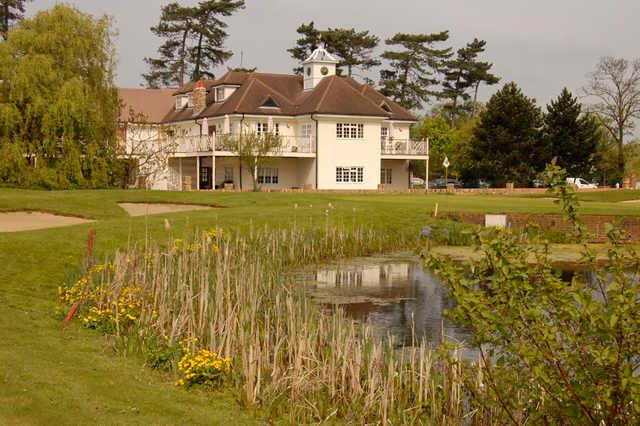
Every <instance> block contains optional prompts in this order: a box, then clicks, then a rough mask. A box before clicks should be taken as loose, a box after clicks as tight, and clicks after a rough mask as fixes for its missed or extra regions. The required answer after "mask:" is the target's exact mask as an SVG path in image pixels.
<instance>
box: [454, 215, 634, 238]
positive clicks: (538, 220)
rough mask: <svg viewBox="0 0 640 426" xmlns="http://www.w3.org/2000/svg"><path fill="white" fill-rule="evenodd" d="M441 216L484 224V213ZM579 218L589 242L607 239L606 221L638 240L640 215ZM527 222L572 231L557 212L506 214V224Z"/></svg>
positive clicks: (515, 227)
mask: <svg viewBox="0 0 640 426" xmlns="http://www.w3.org/2000/svg"><path fill="white" fill-rule="evenodd" d="M498 214H499V213H498ZM442 216H443V217H446V218H450V219H454V220H459V221H461V222H463V223H470V224H473V225H484V217H485V215H484V213H444V214H442ZM581 219H582V221H583V222H584V224H585V225H586V227H587V231H588V232H589V235H591V237H592V238H591V239H590V242H593V243H603V242H605V241H606V240H607V235H606V231H605V224H607V223H610V224H614V225H616V226H617V227H619V228H621V229H624V230H625V231H626V233H627V236H628V238H627V242H630V243H638V242H640V217H634V216H597V215H586V216H581ZM527 224H537V225H538V226H540V227H541V228H542V229H544V230H546V231H551V232H557V233H569V232H571V231H573V225H572V224H571V223H570V222H567V221H566V220H565V219H564V218H563V217H562V216H561V215H559V214H525V213H509V214H507V226H510V227H512V228H514V229H522V228H524V227H525V226H526V225H527Z"/></svg>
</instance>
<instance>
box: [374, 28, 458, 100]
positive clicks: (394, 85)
mask: <svg viewBox="0 0 640 426" xmlns="http://www.w3.org/2000/svg"><path fill="white" fill-rule="evenodd" d="M448 39H449V32H448V31H443V32H440V33H433V34H404V33H398V34H396V35H394V36H393V37H392V38H390V39H388V40H386V44H387V45H388V46H397V47H400V49H401V50H387V51H385V52H384V53H383V54H382V58H383V59H385V60H387V61H388V62H389V68H387V69H384V70H382V71H380V86H381V92H382V93H383V94H384V95H386V96H389V97H391V98H392V99H393V100H395V101H396V102H398V103H399V104H400V105H402V106H403V107H405V108H407V109H420V108H422V106H423V104H424V103H425V102H428V101H430V100H431V98H433V97H435V98H439V97H441V96H442V93H441V92H440V91H438V90H436V89H435V86H437V85H438V84H439V83H440V80H439V74H440V73H441V72H442V71H443V70H444V61H446V60H447V59H448V58H449V57H450V56H451V48H450V47H445V48H441V49H438V48H435V47H433V45H434V44H435V43H442V42H445V41H447V40H448Z"/></svg>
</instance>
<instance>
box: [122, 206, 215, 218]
mask: <svg viewBox="0 0 640 426" xmlns="http://www.w3.org/2000/svg"><path fill="white" fill-rule="evenodd" d="M118 205H119V206H120V207H122V208H123V209H124V211H126V212H127V213H129V216H148V215H152V214H162V213H177V212H188V211H193V210H212V209H213V207H209V206H201V205H197V204H164V203H118Z"/></svg>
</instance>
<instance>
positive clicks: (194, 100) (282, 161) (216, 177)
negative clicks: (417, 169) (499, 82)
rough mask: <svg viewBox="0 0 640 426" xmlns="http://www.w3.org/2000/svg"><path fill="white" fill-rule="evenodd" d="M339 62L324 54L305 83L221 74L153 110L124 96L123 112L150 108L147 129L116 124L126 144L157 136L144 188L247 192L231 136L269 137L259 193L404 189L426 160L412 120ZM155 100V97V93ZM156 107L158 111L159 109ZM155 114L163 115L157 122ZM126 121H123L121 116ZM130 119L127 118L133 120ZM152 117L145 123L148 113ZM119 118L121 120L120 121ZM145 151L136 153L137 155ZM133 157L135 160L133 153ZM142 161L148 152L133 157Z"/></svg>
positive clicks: (308, 66)
mask: <svg viewBox="0 0 640 426" xmlns="http://www.w3.org/2000/svg"><path fill="white" fill-rule="evenodd" d="M337 62H338V61H337V60H336V59H335V58H334V57H332V55H330V54H329V53H328V52H327V51H326V50H325V49H324V47H323V46H322V45H319V46H318V48H317V49H316V50H315V51H314V52H313V54H312V55H311V56H310V57H309V58H308V59H307V60H306V61H305V62H304V63H303V75H302V76H297V75H286V74H268V73H258V72H253V73H247V72H233V71H231V72H228V73H227V74H225V75H223V76H222V77H221V78H219V79H217V80H206V81H205V80H201V81H198V82H196V83H189V84H187V85H185V86H183V87H181V88H179V89H177V90H174V91H173V92H172V93H171V98H168V96H166V91H164V92H163V94H164V95H165V96H166V99H164V100H163V101H162V102H160V101H158V100H156V101H155V102H154V105H147V104H145V102H144V99H143V98H144V92H135V95H136V96H138V98H136V99H133V98H134V96H133V94H132V93H127V91H126V90H124V91H121V98H122V100H123V108H129V109H130V110H140V112H141V113H142V114H145V115H147V114H146V111H145V110H147V109H150V108H152V107H153V108H154V120H149V121H148V122H146V123H141V122H140V120H135V119H129V120H125V121H124V122H123V128H124V131H123V132H122V134H123V139H124V140H123V143H124V144H125V145H127V146H131V147H133V146H138V145H140V146H142V145H144V144H136V141H135V136H134V135H135V134H137V133H141V132H139V129H140V127H141V126H146V128H147V129H148V128H149V127H151V128H152V129H155V132H154V131H151V132H150V131H147V133H145V135H148V134H149V133H152V134H154V135H156V138H157V141H156V142H157V143H155V144H152V146H155V147H158V149H161V150H162V151H163V152H165V153H167V156H166V160H163V161H161V163H162V164H161V165H160V166H159V167H158V164H157V162H149V163H152V164H154V165H155V167H156V168H157V170H153V172H152V171H151V170H150V169H149V170H145V167H144V165H143V163H145V162H143V161H141V164H140V174H141V175H144V176H147V179H146V180H145V183H144V185H145V186H147V187H149V188H152V189H168V190H182V189H191V190H206V189H217V188H224V187H226V188H234V189H249V188H252V183H253V176H252V175H253V171H252V170H247V167H246V166H245V165H243V164H242V162H241V161H240V158H239V157H238V153H237V152H233V151H229V150H225V147H224V146H225V144H224V143H223V141H224V140H225V139H227V138H229V137H240V135H247V134H254V135H265V134H267V133H270V134H272V135H276V136H277V137H278V139H279V140H280V146H279V148H278V149H276V150H275V152H269V154H268V156H267V157H268V159H267V161H266V162H265V164H264V165H263V166H262V167H260V169H259V170H256V172H257V173H256V175H257V182H258V184H259V185H260V186H261V187H262V188H265V189H319V190H375V189H380V188H384V189H392V190H406V189H408V188H409V187H410V174H409V168H408V164H409V161H410V160H420V161H427V159H428V147H427V144H426V142H424V141H414V140H411V137H410V127H411V126H412V125H413V124H414V123H415V122H416V118H415V117H414V116H413V115H412V114H411V113H409V112H408V111H406V110H405V109H404V108H402V107H401V106H400V105H398V104H396V103H395V102H393V101H391V100H390V99H388V98H386V97H385V96H383V95H382V94H380V93H379V92H377V91H376V90H375V89H373V88H372V87H371V86H369V85H366V84H360V83H358V82H356V81H355V80H353V79H352V78H349V77H341V76H337V75H336V64H337ZM155 95H156V99H157V97H158V96H159V94H158V92H157V91H156V92H155ZM160 104H162V106H161V105H160ZM158 108H166V109H167V111H166V113H165V114H164V115H163V116H162V118H158V117H159V115H162V114H158V113H157V110H158ZM124 115H125V114H123V116H124ZM131 115H132V114H129V116H131ZM148 115H150V114H148ZM122 120H123V117H121V121H122ZM141 151H142V150H141ZM131 154H132V156H135V155H136V153H133V152H132V153H131ZM139 156H140V158H141V159H142V158H144V156H145V153H144V152H140V153H139Z"/></svg>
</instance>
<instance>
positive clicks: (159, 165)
mask: <svg viewBox="0 0 640 426" xmlns="http://www.w3.org/2000/svg"><path fill="white" fill-rule="evenodd" d="M176 130H177V129H174V128H172V127H171V126H158V125H157V124H151V123H149V121H148V119H147V117H146V116H145V115H144V114H143V113H139V112H136V111H135V110H134V109H133V108H131V107H130V108H129V114H128V117H127V121H126V122H124V123H120V132H121V135H122V136H123V137H122V139H123V140H122V141H121V143H120V144H119V145H118V149H117V154H118V158H119V160H120V164H121V166H122V182H121V183H122V186H123V187H124V188H126V187H127V186H128V185H130V184H135V183H136V180H137V178H139V177H141V178H143V179H144V180H146V181H149V180H151V179H153V178H155V177H157V176H158V175H160V174H161V173H163V172H164V171H165V170H166V167H167V162H168V161H169V158H170V157H171V155H172V154H173V153H174V152H175V150H176V148H177V145H178V144H177V142H176V139H175V138H171V137H166V135H167V134H169V133H170V132H172V133H175V131H176Z"/></svg>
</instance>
